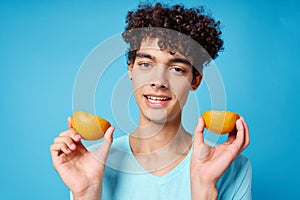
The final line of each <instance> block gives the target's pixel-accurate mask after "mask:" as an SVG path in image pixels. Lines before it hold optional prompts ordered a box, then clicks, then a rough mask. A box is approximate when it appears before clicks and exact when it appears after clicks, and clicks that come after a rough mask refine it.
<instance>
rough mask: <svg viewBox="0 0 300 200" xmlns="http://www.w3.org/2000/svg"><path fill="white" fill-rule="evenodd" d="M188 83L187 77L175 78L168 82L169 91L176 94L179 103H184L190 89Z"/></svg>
mask: <svg viewBox="0 0 300 200" xmlns="http://www.w3.org/2000/svg"><path fill="white" fill-rule="evenodd" d="M190 87H191V85H190V83H189V82H188V79H186V78H184V79H177V80H176V81H172V83H170V89H171V92H172V93H173V94H174V95H175V96H176V98H177V99H178V101H179V102H180V104H184V103H185V101H186V99H187V97H188V94H189V90H190Z"/></svg>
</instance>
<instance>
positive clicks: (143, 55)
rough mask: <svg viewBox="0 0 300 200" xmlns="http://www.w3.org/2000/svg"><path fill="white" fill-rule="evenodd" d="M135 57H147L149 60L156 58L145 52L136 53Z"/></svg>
mask: <svg viewBox="0 0 300 200" xmlns="http://www.w3.org/2000/svg"><path fill="white" fill-rule="evenodd" d="M136 57H139V58H148V59H151V60H156V58H155V57H154V56H151V55H150V54H147V53H137V54H136Z"/></svg>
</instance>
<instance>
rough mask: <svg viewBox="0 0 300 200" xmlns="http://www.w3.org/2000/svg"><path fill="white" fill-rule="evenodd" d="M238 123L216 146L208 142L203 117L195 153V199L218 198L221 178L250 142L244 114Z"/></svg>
mask: <svg viewBox="0 0 300 200" xmlns="http://www.w3.org/2000/svg"><path fill="white" fill-rule="evenodd" d="M236 126H237V132H232V133H229V135H228V139H227V141H226V142H225V143H223V144H221V145H218V146H214V147H212V146H208V145H207V144H205V143H204V137H203V131H204V122H203V119H202V118H199V121H198V125H197V127H196V128H195V133H194V144H193V154H192V157H191V169H190V170H191V192H192V199H197V200H198V199H217V197H218V190H217V187H216V183H217V181H218V180H219V178H220V177H221V176H222V174H223V173H224V172H225V171H226V169H227V168H228V167H229V165H230V164H231V163H232V162H233V160H234V159H235V158H236V157H237V156H238V155H239V154H240V153H241V152H242V151H243V150H244V149H245V148H246V147H247V146H248V145H249V131H248V127H247V124H246V122H245V120H244V119H243V118H242V117H241V118H240V119H238V120H237V122H236Z"/></svg>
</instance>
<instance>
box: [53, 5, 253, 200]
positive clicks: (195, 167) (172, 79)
mask: <svg viewBox="0 0 300 200" xmlns="http://www.w3.org/2000/svg"><path fill="white" fill-rule="evenodd" d="M126 22H127V27H126V31H125V32H124V33H123V38H124V40H125V41H126V42H127V43H129V45H130V49H129V53H128V75H129V78H130V79H131V80H132V84H133V88H134V97H135V100H136V102H137V105H138V107H139V111H140V115H139V123H138V127H137V128H136V129H135V130H134V131H133V132H132V133H131V134H130V135H129V136H128V135H125V136H123V137H120V138H117V139H115V140H114V142H113V145H111V144H112V134H113V132H114V128H113V127H110V128H109V129H108V130H107V131H106V133H105V135H104V140H103V142H102V143H101V145H96V146H93V147H92V148H91V149H90V150H89V151H88V150H87V149H86V148H85V147H84V146H83V145H82V143H81V138H80V135H79V134H78V133H77V132H76V131H75V130H74V129H72V126H71V118H69V119H68V124H69V129H68V130H66V131H64V132H62V133H61V134H60V135H59V136H58V137H57V138H55V140H54V144H53V145H51V148H50V150H51V154H52V160H53V164H54V167H55V169H56V170H57V171H58V173H59V175H60V176H61V178H62V180H63V181H64V183H65V184H66V185H67V187H68V188H69V189H70V190H71V192H72V198H74V199H89V200H93V199H122V200H123V199H193V200H194V199H217V198H219V199H250V198H251V165H250V162H249V161H248V159H247V158H245V157H243V156H241V155H239V154H240V153H241V152H242V151H243V150H244V149H245V148H246V147H247V146H248V144H249V132H248V127H247V124H246V122H245V120H244V119H243V117H240V118H239V119H238V120H237V122H236V129H237V130H236V131H233V132H232V133H229V136H228V139H227V141H226V142H225V143H223V144H221V145H218V146H214V147H210V146H208V145H206V144H205V143H204V137H203V131H204V122H203V119H202V118H199V119H198V124H197V127H196V128H195V131H194V138H193V137H192V135H191V134H190V133H188V132H187V131H186V130H185V129H184V127H183V126H182V109H183V106H184V104H185V102H186V99H187V97H188V94H189V91H193V90H196V89H197V88H198V86H199V85H200V82H201V79H202V66H203V65H205V64H206V63H208V62H209V61H210V59H215V58H216V57H217V56H218V51H219V50H221V49H222V45H223V41H222V40H221V39H220V35H221V32H220V31H219V22H215V21H214V20H213V19H212V18H210V17H208V16H207V15H205V13H204V10H203V8H201V9H186V8H184V7H183V6H180V5H175V6H173V7H164V6H162V5H161V4H160V3H157V4H156V5H154V6H151V5H140V6H139V8H138V9H137V10H136V11H134V12H129V13H128V15H127V21H126ZM195 43H196V44H195ZM197 44H198V45H197ZM199 44H200V45H199Z"/></svg>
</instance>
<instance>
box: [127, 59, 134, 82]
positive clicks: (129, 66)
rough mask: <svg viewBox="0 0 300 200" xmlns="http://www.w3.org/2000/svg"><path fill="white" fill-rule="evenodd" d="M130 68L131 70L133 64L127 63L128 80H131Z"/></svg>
mask: <svg viewBox="0 0 300 200" xmlns="http://www.w3.org/2000/svg"><path fill="white" fill-rule="evenodd" d="M132 68H133V64H132V62H129V63H128V67H127V69H128V77H129V79H130V80H132Z"/></svg>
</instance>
